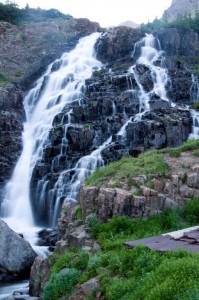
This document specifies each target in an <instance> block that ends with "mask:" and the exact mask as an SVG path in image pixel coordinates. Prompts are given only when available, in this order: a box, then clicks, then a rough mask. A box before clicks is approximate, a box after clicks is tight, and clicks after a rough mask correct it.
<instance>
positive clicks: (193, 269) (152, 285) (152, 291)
mask: <svg viewBox="0 0 199 300" xmlns="http://www.w3.org/2000/svg"><path fill="white" fill-rule="evenodd" d="M198 258H199V256H198V255H195V256H194V255H190V256H189V257H186V258H179V259H176V257H174V258H170V259H166V258H165V259H164V260H163V261H162V263H160V265H159V266H158V267H157V268H155V269H154V270H153V271H151V272H150V274H148V276H146V277H145V278H144V280H143V281H142V285H141V286H139V289H137V290H136V291H135V293H134V295H133V297H132V298H129V299H136V300H143V299H147V300H154V299H157V300H167V299H168V300H171V299H182V297H184V293H186V294H187V296H188V293H187V292H188V291H190V290H191V289H192V288H194V289H196V288H198V276H199V263H198ZM186 299H191V298H190V297H189V296H188V298H186Z"/></svg>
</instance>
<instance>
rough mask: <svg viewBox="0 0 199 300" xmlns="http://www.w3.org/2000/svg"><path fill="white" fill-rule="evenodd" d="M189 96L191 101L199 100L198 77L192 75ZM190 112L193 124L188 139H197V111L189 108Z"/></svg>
mask: <svg viewBox="0 0 199 300" xmlns="http://www.w3.org/2000/svg"><path fill="white" fill-rule="evenodd" d="M190 96H191V100H192V102H193V103H195V102H198V101H199V82H198V78H197V77H195V76H194V75H192V86H191V88H190ZM190 113H191V116H192V120H193V124H192V132H191V134H190V136H189V138H190V139H195V140H197V139H199V111H196V110H195V109H190Z"/></svg>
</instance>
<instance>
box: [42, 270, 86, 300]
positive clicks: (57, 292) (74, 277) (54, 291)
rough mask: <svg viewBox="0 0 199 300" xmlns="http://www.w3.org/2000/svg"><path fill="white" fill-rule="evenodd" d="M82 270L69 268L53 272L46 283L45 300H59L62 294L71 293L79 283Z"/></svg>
mask: <svg viewBox="0 0 199 300" xmlns="http://www.w3.org/2000/svg"><path fill="white" fill-rule="evenodd" d="M79 277H80V271H78V270H76V269H69V270H67V271H66V272H60V273H58V274H53V275H52V276H51V278H50V280H49V282H48V283H47V284H46V286H45V288H44V293H43V297H42V299H43V300H59V299H60V297H61V296H67V295H70V294H71V292H72V290H73V287H74V286H75V285H76V284H77V283H78V280H79Z"/></svg>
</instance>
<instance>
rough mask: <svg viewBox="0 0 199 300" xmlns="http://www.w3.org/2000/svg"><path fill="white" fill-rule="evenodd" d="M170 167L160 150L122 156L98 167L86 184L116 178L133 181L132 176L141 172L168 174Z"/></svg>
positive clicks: (96, 183) (97, 183)
mask: <svg viewBox="0 0 199 300" xmlns="http://www.w3.org/2000/svg"><path fill="white" fill-rule="evenodd" d="M168 172H169V167H168V165H167V164H166V162H165V161H164V158H163V155H162V154H160V153H158V151H156V150H155V151H150V152H146V153H142V154H140V155H139V156H138V157H137V158H135V157H128V158H126V157H125V158H122V159H121V160H119V161H116V162H113V163H111V164H109V165H108V166H106V167H105V168H101V169H97V170H96V171H95V172H94V173H93V175H92V176H91V177H88V178H87V179H86V181H85V183H86V185H99V184H101V183H102V182H104V181H107V180H110V179H111V178H113V177H114V178H116V179H117V180H118V181H122V180H123V179H125V182H126V183H129V184H130V183H131V181H132V178H133V177H134V176H136V175H139V174H146V175H147V174H159V175H162V176H166V175H168Z"/></svg>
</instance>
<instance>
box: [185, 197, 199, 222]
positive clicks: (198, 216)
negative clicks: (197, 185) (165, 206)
mask: <svg viewBox="0 0 199 300" xmlns="http://www.w3.org/2000/svg"><path fill="white" fill-rule="evenodd" d="M182 215H183V217H184V219H185V220H186V221H187V222H188V223H190V224H191V225H197V224H198V222H199V198H195V199H192V200H188V201H187V202H186V203H185V205H184V207H183V211H182Z"/></svg>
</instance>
